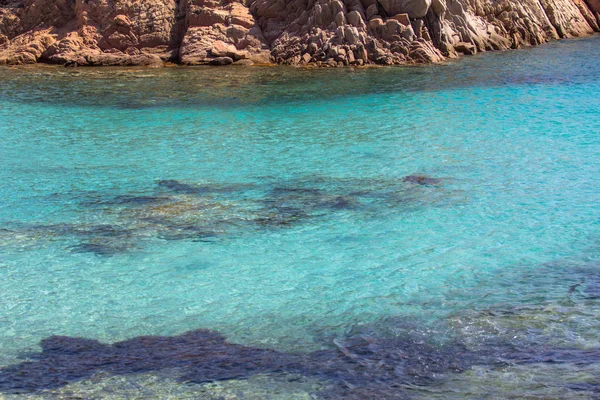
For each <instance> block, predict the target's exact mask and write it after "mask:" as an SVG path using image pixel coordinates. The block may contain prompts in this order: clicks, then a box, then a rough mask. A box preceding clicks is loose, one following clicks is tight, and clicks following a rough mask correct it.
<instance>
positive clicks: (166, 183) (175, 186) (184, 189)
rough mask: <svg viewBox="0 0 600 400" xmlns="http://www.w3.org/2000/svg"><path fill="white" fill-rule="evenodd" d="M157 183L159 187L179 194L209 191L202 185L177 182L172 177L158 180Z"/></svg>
mask: <svg viewBox="0 0 600 400" xmlns="http://www.w3.org/2000/svg"><path fill="white" fill-rule="evenodd" d="M157 185H158V187H159V188H162V189H167V190H170V191H172V192H175V193H180V194H205V193H208V192H209V190H208V189H207V188H206V187H204V186H198V185H192V184H189V183H184V182H179V181H177V180H174V179H165V180H160V181H158V182H157Z"/></svg>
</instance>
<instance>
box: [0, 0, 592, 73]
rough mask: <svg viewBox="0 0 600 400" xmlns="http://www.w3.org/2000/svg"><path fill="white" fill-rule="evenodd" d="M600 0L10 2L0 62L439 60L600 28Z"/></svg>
mask: <svg viewBox="0 0 600 400" xmlns="http://www.w3.org/2000/svg"><path fill="white" fill-rule="evenodd" d="M599 16H600V3H598V1H597V0H542V1H537V0H535V1H534V0H523V1H516V0H379V1H378V0H344V1H342V0H292V1H287V0H249V1H237V0H234V1H226V0H180V1H177V0H142V1H134V0H115V1H112V0H76V1H68V0H15V1H11V0H2V1H0V64H32V63H36V62H50V63H58V64H65V65H69V66H77V65H150V66H161V65H163V62H165V61H172V62H177V63H181V64H187V65H204V64H208V65H229V64H244V65H251V64H268V63H278V64H291V65H303V64H311V65H319V66H347V65H357V66H360V65H366V64H383V65H389V64H405V63H428V62H439V61H442V60H444V59H446V58H449V57H457V56H459V55H461V54H475V53H477V52H482V51H486V50H504V49H509V48H519V47H521V46H528V45H536V44H540V43H544V42H546V41H548V40H551V39H559V38H568V37H576V36H584V35H589V34H591V33H593V32H594V31H598V29H599V26H598V18H599Z"/></svg>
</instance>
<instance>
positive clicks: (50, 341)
mask: <svg viewBox="0 0 600 400" xmlns="http://www.w3.org/2000/svg"><path fill="white" fill-rule="evenodd" d="M386 323H387V324H388V325H389V326H388V328H391V329H392V331H395V332H396V333H394V334H389V333H387V334H386V333H384V331H385V329H383V330H382V329H381V327H379V326H369V325H366V326H363V327H360V328H357V327H354V328H352V329H350V330H349V331H348V333H347V334H346V335H345V336H344V337H341V338H333V339H331V340H327V341H326V343H323V347H324V349H323V350H318V351H314V352H312V353H289V352H282V351H277V350H273V349H266V348H257V347H251V346H245V345H241V344H235V343H231V342H229V341H227V340H226V338H225V337H224V336H222V335H221V334H219V333H217V332H214V331H210V330H206V329H198V330H194V331H190V332H187V333H183V334H181V335H176V336H139V337H135V338H132V339H129V340H125V341H121V342H117V343H113V344H103V343H101V342H99V341H97V340H92V339H85V338H77V337H67V336H50V337H48V338H46V339H43V340H42V341H41V343H40V345H41V351H40V352H39V353H29V354H28V355H27V357H28V358H27V359H26V360H24V361H22V362H20V363H18V364H13V365H8V366H5V367H3V368H0V392H1V393H7V394H27V393H43V392H44V391H48V390H53V389H58V388H61V387H63V386H66V385H69V384H71V383H74V382H79V381H82V380H84V379H87V378H90V377H92V376H93V375H95V374H98V373H104V374H108V375H113V376H126V375H137V374H144V373H165V374H168V375H169V376H170V377H173V378H174V379H176V380H178V381H179V382H182V383H183V382H185V384H186V385H190V384H202V383H206V382H216V381H226V380H232V379H236V380H240V379H249V378H251V377H253V376H255V375H257V374H290V375H299V376H304V377H308V378H313V379H317V380H319V381H321V382H323V383H325V384H326V386H327V387H328V389H327V390H325V391H323V392H320V393H319V397H321V398H343V399H362V398H380V399H405V398H407V395H408V394H409V393H411V390H414V389H415V388H417V387H420V388H426V387H440V385H444V384H445V383H446V382H452V381H453V380H454V381H456V380H457V379H460V378H456V377H457V375H458V374H464V373H465V372H468V371H469V370H472V369H473V368H474V367H477V366H483V367H484V368H485V369H481V368H480V369H481V370H482V371H485V372H486V373H493V372H494V371H495V370H496V367H497V366H503V368H505V367H511V366H512V367H515V366H525V368H527V367H526V366H527V365H535V366H536V368H539V367H540V366H542V365H549V366H556V365H565V366H567V365H570V366H572V367H573V366H576V367H577V368H585V367H586V366H593V365H596V364H597V363H598V362H599V361H600V351H599V349H598V348H597V347H595V348H589V349H577V348H565V347H551V346H549V345H548V343H547V342H545V341H539V338H533V339H532V340H527V341H515V340H513V339H510V338H503V337H497V338H493V339H492V340H485V337H483V340H481V342H480V343H478V346H473V345H472V343H471V344H468V343H465V342H463V341H462V339H460V337H458V338H456V339H446V340H444V341H442V342H438V341H436V340H431V338H427V337H425V336H423V334H419V333H415V332H418V331H419V329H418V328H415V327H412V328H411V326H410V324H408V325H407V324H406V323H404V322H402V321H400V320H398V319H394V318H391V319H390V320H389V321H387V322H384V325H385V324H386ZM384 328H385V327H384ZM524 332H526V331H524ZM577 368H575V369H577ZM559 372H560V371H559ZM565 385H570V386H569V387H567V388H566V389H569V390H579V391H587V392H589V391H593V390H594V386H597V385H598V382H597V381H596V380H592V381H589V380H588V381H586V382H583V384H582V383H580V382H577V381H569V382H565ZM578 385H580V386H578ZM441 387H443V386H441ZM412 394H414V392H412ZM365 396H366V397H365ZM411 398H412V396H411Z"/></svg>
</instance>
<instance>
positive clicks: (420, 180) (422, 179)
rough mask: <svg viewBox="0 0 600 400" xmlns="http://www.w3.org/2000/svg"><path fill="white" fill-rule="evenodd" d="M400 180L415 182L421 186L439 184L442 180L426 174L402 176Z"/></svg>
mask: <svg viewBox="0 0 600 400" xmlns="http://www.w3.org/2000/svg"><path fill="white" fill-rule="evenodd" d="M402 182H408V183H415V184H417V185H422V186H431V185H439V184H441V183H442V180H441V179H439V178H432V177H429V176H426V175H407V176H405V177H404V178H402Z"/></svg>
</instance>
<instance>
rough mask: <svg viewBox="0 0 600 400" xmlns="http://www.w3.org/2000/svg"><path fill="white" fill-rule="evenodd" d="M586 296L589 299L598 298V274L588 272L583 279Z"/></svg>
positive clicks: (599, 278) (599, 277) (599, 297)
mask: <svg viewBox="0 0 600 400" xmlns="http://www.w3.org/2000/svg"><path fill="white" fill-rule="evenodd" d="M585 284H586V285H585V294H586V298H588V299H590V300H598V299H600V275H598V274H590V275H588V276H587V278H586V280H585Z"/></svg>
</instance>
